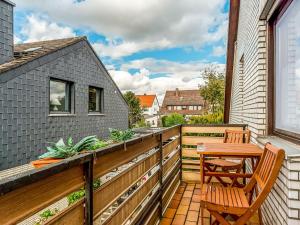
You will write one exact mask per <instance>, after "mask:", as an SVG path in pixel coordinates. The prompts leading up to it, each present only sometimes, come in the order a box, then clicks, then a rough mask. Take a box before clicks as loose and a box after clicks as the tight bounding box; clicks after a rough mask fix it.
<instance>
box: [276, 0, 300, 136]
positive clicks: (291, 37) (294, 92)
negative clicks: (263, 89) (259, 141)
mask: <svg viewBox="0 0 300 225" xmlns="http://www.w3.org/2000/svg"><path fill="white" fill-rule="evenodd" d="M299 21H300V1H293V2H292V4H291V5H290V6H289V8H288V9H287V11H286V12H285V14H284V15H283V17H282V18H281V19H280V21H279V22H278V24H277V25H276V48H275V52H276V77H275V88H276V104H275V105H276V114H275V117H276V120H275V127H276V128H279V129H282V130H287V131H291V132H294V133H300V119H299V118H300V26H299Z"/></svg>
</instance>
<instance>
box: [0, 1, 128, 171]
mask: <svg viewBox="0 0 300 225" xmlns="http://www.w3.org/2000/svg"><path fill="white" fill-rule="evenodd" d="M13 7H14V4H13V3H12V2H10V1H8V0H0V20H1V22H0V170H3V169H7V168H11V167H14V166H17V165H22V164H25V163H28V162H29V161H31V160H34V159H36V158H37V157H38V156H39V155H41V154H42V153H43V152H45V147H46V146H47V143H48V142H55V141H58V139H59V138H64V139H66V138H68V137H73V139H74V140H75V141H77V140H79V139H81V138H83V137H85V136H88V135H97V136H98V137H100V138H105V137H107V136H108V135H109V130H108V128H110V127H112V128H119V129H126V128H128V106H127V104H126V102H125V100H124V99H123V96H122V93H121V92H120V90H119V88H118V87H117V85H116V84H115V82H114V81H113V80H112V78H111V76H110V75H109V74H108V72H107V70H106V69H105V67H104V65H103V64H102V62H101V61H100V59H99V58H98V56H97V55H96V53H95V51H94V50H93V48H92V47H91V45H90V43H89V42H88V40H87V39H86V37H74V38H67V39H60V40H50V41H40V42H34V43H26V44H18V45H14V44H13Z"/></svg>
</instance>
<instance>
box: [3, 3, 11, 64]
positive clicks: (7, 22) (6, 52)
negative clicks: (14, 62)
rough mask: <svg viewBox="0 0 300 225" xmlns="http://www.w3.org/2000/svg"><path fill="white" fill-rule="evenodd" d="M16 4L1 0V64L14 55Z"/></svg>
mask: <svg viewBox="0 0 300 225" xmlns="http://www.w3.org/2000/svg"><path fill="white" fill-rule="evenodd" d="M14 6H15V4H14V3H12V2H10V1H9V0H0V21H1V22H0V64H3V63H5V62H8V61H10V60H11V59H12V58H13V55H14V35H13V7H14Z"/></svg>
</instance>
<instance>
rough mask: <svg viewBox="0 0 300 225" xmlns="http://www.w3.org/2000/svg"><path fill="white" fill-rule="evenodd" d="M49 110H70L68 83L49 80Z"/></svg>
mask: <svg viewBox="0 0 300 225" xmlns="http://www.w3.org/2000/svg"><path fill="white" fill-rule="evenodd" d="M50 112H70V85H68V84H67V83H66V82H63V81H56V80H50Z"/></svg>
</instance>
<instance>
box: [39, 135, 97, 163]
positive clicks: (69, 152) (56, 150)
mask: <svg viewBox="0 0 300 225" xmlns="http://www.w3.org/2000/svg"><path fill="white" fill-rule="evenodd" d="M97 140H98V139H97V138H96V136H88V137H85V138H83V139H82V140H80V141H79V142H78V143H77V144H75V145H74V144H73V139H72V138H71V137H70V138H68V140H67V144H65V143H64V140H63V139H62V138H61V139H60V140H59V141H58V142H57V143H52V146H49V147H47V150H48V152H46V153H44V154H43V155H41V156H40V157H39V158H40V159H45V158H58V159H65V158H68V157H71V156H74V155H76V154H78V153H79V152H81V151H82V150H86V149H89V148H90V147H91V146H93V145H94V143H95V142H96V141H97Z"/></svg>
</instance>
